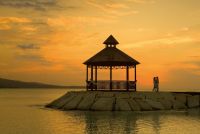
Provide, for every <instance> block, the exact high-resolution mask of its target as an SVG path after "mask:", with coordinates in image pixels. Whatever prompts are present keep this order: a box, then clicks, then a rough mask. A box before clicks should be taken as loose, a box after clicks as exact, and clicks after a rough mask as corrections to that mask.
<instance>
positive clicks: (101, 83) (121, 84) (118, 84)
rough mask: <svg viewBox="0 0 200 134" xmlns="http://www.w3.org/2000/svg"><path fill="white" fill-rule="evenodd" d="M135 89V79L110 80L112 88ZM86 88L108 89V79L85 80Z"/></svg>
mask: <svg viewBox="0 0 200 134" xmlns="http://www.w3.org/2000/svg"><path fill="white" fill-rule="evenodd" d="M127 86H128V89H135V88H136V81H128V84H127V81H123V80H113V81H112V89H127ZM87 88H88V89H99V90H101V89H110V81H109V80H98V81H97V82H95V81H87Z"/></svg>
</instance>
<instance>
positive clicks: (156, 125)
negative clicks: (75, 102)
mask: <svg viewBox="0 0 200 134" xmlns="http://www.w3.org/2000/svg"><path fill="white" fill-rule="evenodd" d="M194 111H195V112H196V116H195V115H194V114H191V112H194ZM197 111H198V112H197ZM77 114H78V115H81V116H80V117H81V118H85V133H87V134H99V133H104V134H111V133H113V134H114V133H122V134H141V133H153V134H160V133H165V132H166V133H167V132H170V131H173V132H176V131H177V130H178V131H179V129H177V128H178V127H179V126H180V125H181V122H183V123H184V125H186V124H188V123H187V122H188V121H189V122H190V123H192V122H193V123H196V124H198V125H199V124H200V123H199V110H193V111H190V112H185V111H179V112H175V111H172V112H167V111H165V112H150V113H148V112H141V113H133V112H90V111H88V112H78V113H76V116H77ZM188 116H189V117H188ZM191 117H192V118H194V120H193V121H192V122H191V121H190V119H191ZM195 120H197V122H195ZM168 127H169V128H171V130H168ZM182 129H183V130H184V129H185V128H182ZM188 130H189V129H188ZM180 131H181V130H180ZM185 131H187V130H185ZM193 132H194V131H193Z"/></svg>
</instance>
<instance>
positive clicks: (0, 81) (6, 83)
mask: <svg viewBox="0 0 200 134" xmlns="http://www.w3.org/2000/svg"><path fill="white" fill-rule="evenodd" d="M0 88H16V89H18V88H51V89H53V88H62V89H63V88H67V89H76V88H79V89H82V88H85V86H60V85H52V84H45V83H40V82H24V81H18V80H9V79H4V78H0Z"/></svg>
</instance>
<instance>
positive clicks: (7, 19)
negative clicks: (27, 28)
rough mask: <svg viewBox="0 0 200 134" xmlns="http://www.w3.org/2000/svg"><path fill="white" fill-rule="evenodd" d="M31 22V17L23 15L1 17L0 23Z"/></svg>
mask: <svg viewBox="0 0 200 134" xmlns="http://www.w3.org/2000/svg"><path fill="white" fill-rule="evenodd" d="M29 22H31V20H30V19H28V18H23V17H0V24H8V23H29Z"/></svg>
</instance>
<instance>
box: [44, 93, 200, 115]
mask: <svg viewBox="0 0 200 134" xmlns="http://www.w3.org/2000/svg"><path fill="white" fill-rule="evenodd" d="M199 106H200V96H199V95H198V94H195V95H194V94H193V95H191V94H187V93H171V92H108V91H79V92H75V91H74V92H73V91H72V92H67V93H66V94H65V95H63V96H61V97H60V98H58V99H56V100H55V101H53V102H51V103H50V104H48V105H46V107H49V108H55V109H61V110H91V111H153V110H173V109H175V110H177V109H189V108H196V107H199Z"/></svg>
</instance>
